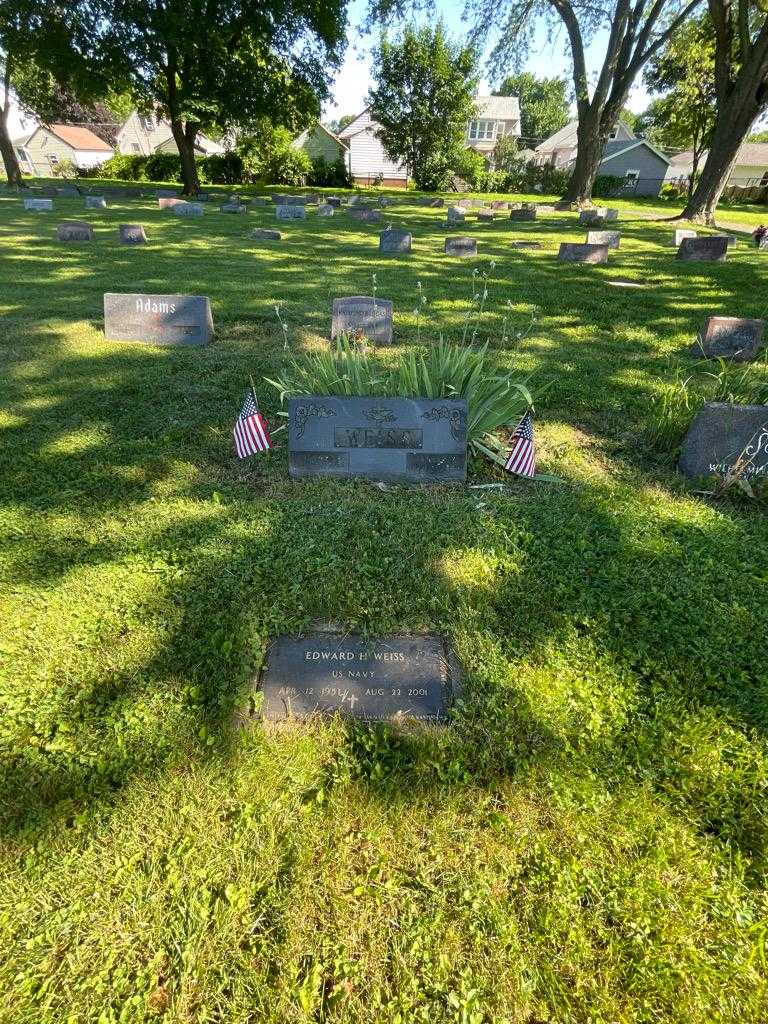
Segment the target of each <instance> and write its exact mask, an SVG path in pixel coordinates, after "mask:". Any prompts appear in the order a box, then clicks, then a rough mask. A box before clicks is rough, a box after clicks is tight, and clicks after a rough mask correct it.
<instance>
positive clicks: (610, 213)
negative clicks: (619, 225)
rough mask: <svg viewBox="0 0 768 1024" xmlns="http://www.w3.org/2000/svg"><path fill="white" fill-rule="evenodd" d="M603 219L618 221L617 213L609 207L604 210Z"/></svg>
mask: <svg viewBox="0 0 768 1024" xmlns="http://www.w3.org/2000/svg"><path fill="white" fill-rule="evenodd" d="M605 219H606V220H618V219H619V211H618V210H616V209H614V208H613V207H612V206H609V207H608V208H607V209H606V210H605Z"/></svg>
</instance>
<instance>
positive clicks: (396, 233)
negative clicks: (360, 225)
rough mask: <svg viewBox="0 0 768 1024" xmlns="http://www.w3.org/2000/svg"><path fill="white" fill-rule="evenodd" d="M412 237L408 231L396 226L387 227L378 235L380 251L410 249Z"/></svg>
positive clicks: (399, 251) (394, 251)
mask: <svg viewBox="0 0 768 1024" xmlns="http://www.w3.org/2000/svg"><path fill="white" fill-rule="evenodd" d="M412 242H413V239H412V237H411V233H410V231H400V230H399V229H398V228H389V229H388V230H387V231H382V232H381V234H380V235H379V252H380V253H403V252H410V251H411V243H412Z"/></svg>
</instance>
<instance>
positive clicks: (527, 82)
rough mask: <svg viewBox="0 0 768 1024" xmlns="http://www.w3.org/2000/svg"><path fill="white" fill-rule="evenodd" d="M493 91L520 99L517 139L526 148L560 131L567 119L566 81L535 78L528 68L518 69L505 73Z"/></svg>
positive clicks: (531, 147)
mask: <svg viewBox="0 0 768 1024" xmlns="http://www.w3.org/2000/svg"><path fill="white" fill-rule="evenodd" d="M495 93H496V95H497V96H517V97H518V99H519V100H520V134H521V142H522V144H523V145H524V146H526V147H528V148H529V149H534V148H535V146H536V145H538V143H539V142H543V141H544V139H546V138H549V136H550V135H554V134H555V132H558V131H560V129H561V128H564V127H565V126H566V125H567V124H568V121H569V120H570V114H569V104H568V83H567V81H566V80H565V79H564V78H539V77H538V76H537V75H534V74H533V72H531V71H520V72H518V73H517V74H514V75H508V76H507V77H506V78H505V79H504V81H503V82H502V83H501V85H500V86H499V88H498V89H496V90H495Z"/></svg>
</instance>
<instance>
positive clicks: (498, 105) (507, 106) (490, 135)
mask: <svg viewBox="0 0 768 1024" xmlns="http://www.w3.org/2000/svg"><path fill="white" fill-rule="evenodd" d="M475 104H476V106H477V116H476V117H475V118H474V119H473V120H472V121H470V122H469V124H468V125H467V136H466V142H467V146H468V147H469V148H470V149H474V150H476V152H478V153H482V155H483V156H485V157H487V158H488V159H489V161H490V160H491V158H492V155H493V150H494V148H495V146H496V143H497V142H498V141H499V139H503V138H504V137H505V136H507V135H514V136H515V138H518V137H519V135H520V101H519V100H518V98H517V96H477V97H476V98H475Z"/></svg>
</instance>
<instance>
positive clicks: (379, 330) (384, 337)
mask: <svg viewBox="0 0 768 1024" xmlns="http://www.w3.org/2000/svg"><path fill="white" fill-rule="evenodd" d="M392 312H393V306H392V301H391V300H390V299H380V298H378V297H377V298H375V299H374V298H373V296H370V295H348V296H345V297H343V298H340V299H334V300H333V309H332V319H331V339H332V340H333V339H334V338H338V337H339V335H341V334H346V335H347V336H348V337H350V338H355V337H357V336H360V337H363V338H367V339H368V341H370V342H372V343H373V344H374V345H391V344H392Z"/></svg>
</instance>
